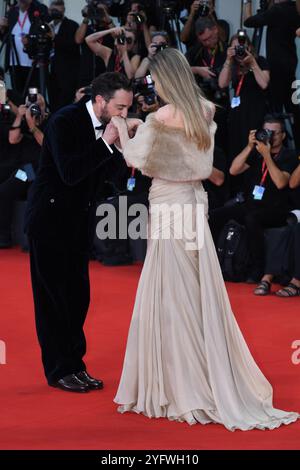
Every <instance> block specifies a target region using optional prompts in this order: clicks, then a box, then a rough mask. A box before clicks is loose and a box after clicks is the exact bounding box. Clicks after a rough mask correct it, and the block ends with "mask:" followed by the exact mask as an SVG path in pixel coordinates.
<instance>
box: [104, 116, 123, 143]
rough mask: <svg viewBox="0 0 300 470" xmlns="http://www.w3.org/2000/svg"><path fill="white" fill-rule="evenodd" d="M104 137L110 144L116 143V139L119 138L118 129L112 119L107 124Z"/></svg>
mask: <svg viewBox="0 0 300 470" xmlns="http://www.w3.org/2000/svg"><path fill="white" fill-rule="evenodd" d="M102 138H103V139H104V140H105V142H107V143H108V145H112V144H114V143H115V142H116V140H117V139H118V138H119V132H118V129H117V127H116V126H114V124H113V122H112V121H111V122H110V123H109V124H107V126H106V129H105V131H104V133H103V135H102Z"/></svg>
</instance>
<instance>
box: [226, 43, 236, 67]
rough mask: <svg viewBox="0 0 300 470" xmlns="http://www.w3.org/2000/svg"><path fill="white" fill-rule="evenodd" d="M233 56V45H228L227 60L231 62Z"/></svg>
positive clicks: (234, 53)
mask: <svg viewBox="0 0 300 470" xmlns="http://www.w3.org/2000/svg"><path fill="white" fill-rule="evenodd" d="M235 56H236V52H235V47H234V46H231V47H228V49H227V62H229V63H232V62H233V59H234V57H235Z"/></svg>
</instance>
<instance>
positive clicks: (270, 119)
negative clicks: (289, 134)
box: [264, 114, 286, 132]
mask: <svg viewBox="0 0 300 470" xmlns="http://www.w3.org/2000/svg"><path fill="white" fill-rule="evenodd" d="M266 123H268V124H279V125H280V127H281V130H282V132H286V127H285V122H284V119H283V118H281V117H278V116H275V115H274V114H267V115H266V116H265V117H264V125H265V124H266Z"/></svg>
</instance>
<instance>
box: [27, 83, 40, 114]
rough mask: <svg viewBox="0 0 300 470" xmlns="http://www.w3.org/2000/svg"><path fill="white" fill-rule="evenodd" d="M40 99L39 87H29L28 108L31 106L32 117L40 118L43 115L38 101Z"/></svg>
mask: <svg viewBox="0 0 300 470" xmlns="http://www.w3.org/2000/svg"><path fill="white" fill-rule="evenodd" d="M37 100H38V89H37V88H29V90H28V96H27V100H26V106H27V108H30V114H31V116H32V117H37V118H40V117H41V115H42V110H41V108H40V106H39V105H38V103H37Z"/></svg>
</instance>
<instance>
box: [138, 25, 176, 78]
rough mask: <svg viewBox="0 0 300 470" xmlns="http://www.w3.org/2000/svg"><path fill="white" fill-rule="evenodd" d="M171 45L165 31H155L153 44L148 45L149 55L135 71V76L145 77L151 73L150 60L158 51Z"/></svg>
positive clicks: (152, 39) (152, 38) (152, 35)
mask: <svg viewBox="0 0 300 470" xmlns="http://www.w3.org/2000/svg"><path fill="white" fill-rule="evenodd" d="M168 46H169V36H168V33H167V32H165V31H155V32H153V33H151V44H150V46H149V47H148V56H147V57H144V59H143V60H142V62H141V65H140V66H139V68H138V69H137V71H136V72H135V78H141V77H145V76H146V75H148V73H149V61H150V60H151V58H152V57H154V56H155V54H157V52H159V51H161V50H163V49H165V48H166V47H168Z"/></svg>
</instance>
